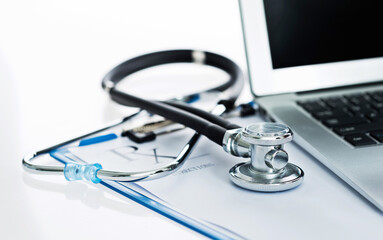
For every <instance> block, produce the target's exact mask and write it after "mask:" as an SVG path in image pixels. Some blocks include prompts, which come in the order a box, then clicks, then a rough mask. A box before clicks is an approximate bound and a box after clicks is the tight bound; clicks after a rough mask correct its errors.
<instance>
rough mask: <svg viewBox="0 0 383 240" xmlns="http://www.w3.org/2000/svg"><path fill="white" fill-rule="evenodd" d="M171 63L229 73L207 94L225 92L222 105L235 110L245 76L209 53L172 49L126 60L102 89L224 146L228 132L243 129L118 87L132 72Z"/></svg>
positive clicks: (116, 100) (201, 112)
mask: <svg viewBox="0 0 383 240" xmlns="http://www.w3.org/2000/svg"><path fill="white" fill-rule="evenodd" d="M170 63H202V64H205V65H208V66H213V67H217V68H219V69H221V70H223V71H225V72H226V73H228V75H229V76H230V78H229V80H228V81H227V82H225V83H224V84H222V85H220V86H217V87H215V88H212V89H209V90H207V91H221V92H225V94H227V96H228V97H226V98H225V99H222V100H221V101H220V102H219V104H223V105H224V106H225V107H226V109H228V110H229V109H231V108H233V106H234V103H235V101H236V99H237V98H238V96H239V94H240V92H241V90H242V88H243V84H244V80H243V74H242V72H241V70H240V68H239V67H238V65H237V64H235V63H234V62H233V61H231V60H230V59H228V58H225V57H223V56H220V55H218V54H215V53H210V52H201V51H194V50H170V51H162V52H155V53H149V54H146V55H142V56H139V57H136V58H133V59H130V60H127V61H125V62H123V63H121V64H119V65H118V66H116V67H115V68H113V69H112V70H111V71H110V72H109V73H107V74H106V76H105V77H104V79H103V80H102V87H103V88H104V89H105V90H106V91H107V92H108V93H109V95H110V97H111V99H112V100H113V101H115V102H117V103H119V104H122V105H125V106H130V107H138V108H141V109H145V110H147V111H148V112H151V113H153V114H157V115H160V116H163V117H164V118H166V119H169V120H172V121H174V122H177V123H180V124H183V125H185V126H187V127H189V128H192V129H194V130H195V131H197V132H199V133H200V134H202V135H205V136H206V137H208V138H209V139H210V140H212V141H213V142H215V143H217V144H219V145H222V139H223V136H224V134H225V132H226V131H227V130H229V129H234V128H240V126H238V125H236V124H233V123H231V122H228V121H226V120H224V119H222V118H220V117H218V116H215V115H213V114H211V113H208V112H206V111H203V110H200V109H197V108H194V107H191V106H190V105H187V104H183V103H181V102H175V101H149V100H146V99H143V98H139V97H137V96H134V95H131V94H128V93H126V92H122V91H120V90H118V89H117V88H116V86H117V84H118V83H119V82H121V81H122V80H123V79H124V78H126V77H127V76H129V75H131V74H132V73H135V72H137V71H140V70H143V69H146V68H149V67H153V66H157V65H163V64H170Z"/></svg>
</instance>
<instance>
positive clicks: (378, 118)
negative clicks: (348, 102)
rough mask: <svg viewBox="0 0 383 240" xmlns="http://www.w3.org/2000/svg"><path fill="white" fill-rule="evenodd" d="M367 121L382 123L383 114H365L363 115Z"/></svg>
mask: <svg viewBox="0 0 383 240" xmlns="http://www.w3.org/2000/svg"><path fill="white" fill-rule="evenodd" d="M365 116H366V117H367V118H368V119H370V120H371V121H372V122H378V121H380V122H383V113H382V112H380V113H377V112H372V113H367V114H366V115H365Z"/></svg>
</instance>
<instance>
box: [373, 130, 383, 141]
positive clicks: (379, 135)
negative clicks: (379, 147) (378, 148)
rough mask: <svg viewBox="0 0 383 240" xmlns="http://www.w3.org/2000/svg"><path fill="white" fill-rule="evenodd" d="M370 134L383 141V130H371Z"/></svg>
mask: <svg viewBox="0 0 383 240" xmlns="http://www.w3.org/2000/svg"><path fill="white" fill-rule="evenodd" d="M370 135H371V136H372V137H373V138H375V139H376V140H378V141H379V142H383V131H377V132H371V133H370Z"/></svg>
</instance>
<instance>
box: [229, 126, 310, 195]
mask: <svg viewBox="0 0 383 240" xmlns="http://www.w3.org/2000/svg"><path fill="white" fill-rule="evenodd" d="M291 140H293V132H292V131H291V129H290V128H289V127H287V126H286V125H283V124H280V123H271V122H263V123H254V124H251V125H249V126H247V127H245V128H238V129H233V130H228V131H227V132H226V134H225V136H224V139H223V148H224V150H225V151H226V152H228V153H230V154H232V155H235V156H240V157H250V159H251V160H250V161H249V162H244V163H239V164H237V165H235V166H234V167H232V168H231V169H230V171H229V173H230V177H231V180H232V181H233V182H234V183H235V184H236V185H238V186H240V187H242V188H246V189H249V190H253V191H261V192H278V191H284V190H288V189H291V188H294V187H297V186H298V185H299V184H301V183H302V181H303V176H304V173H303V170H302V169H301V168H300V167H298V166H296V165H294V164H291V163H288V159H289V157H288V154H287V152H286V151H285V150H284V149H283V144H285V143H288V142H290V141H291Z"/></svg>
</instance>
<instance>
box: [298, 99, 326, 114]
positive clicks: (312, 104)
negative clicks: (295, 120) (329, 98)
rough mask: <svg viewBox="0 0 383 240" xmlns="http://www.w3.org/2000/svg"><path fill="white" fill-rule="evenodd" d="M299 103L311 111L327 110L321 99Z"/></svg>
mask: <svg viewBox="0 0 383 240" xmlns="http://www.w3.org/2000/svg"><path fill="white" fill-rule="evenodd" d="M298 104H299V105H301V106H302V107H303V108H304V109H305V110H306V111H308V112H309V113H315V112H323V111H326V110H327V108H326V107H325V106H324V105H323V104H322V102H320V101H306V102H298Z"/></svg>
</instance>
